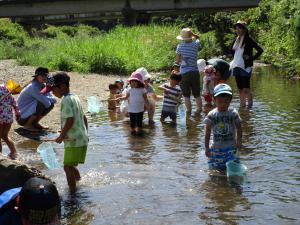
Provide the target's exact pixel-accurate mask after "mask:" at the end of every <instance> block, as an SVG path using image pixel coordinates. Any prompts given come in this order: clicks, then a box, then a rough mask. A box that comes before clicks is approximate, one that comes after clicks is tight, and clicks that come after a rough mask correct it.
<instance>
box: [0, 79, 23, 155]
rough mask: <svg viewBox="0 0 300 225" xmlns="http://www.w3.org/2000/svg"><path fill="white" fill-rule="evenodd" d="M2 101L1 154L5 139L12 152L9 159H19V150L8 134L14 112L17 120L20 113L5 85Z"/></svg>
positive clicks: (1, 87)
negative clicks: (2, 142) (2, 141)
mask: <svg viewBox="0 0 300 225" xmlns="http://www.w3.org/2000/svg"><path fill="white" fill-rule="evenodd" d="M0 99H1V100H0V153H2V144H1V139H3V140H4V141H5V143H6V144H7V146H8V148H9V150H10V153H9V154H8V157H9V158H11V159H13V160H14V159H16V158H17V150H16V148H15V145H14V142H13V141H12V140H11V139H10V138H9V137H8V133H9V130H10V128H11V125H12V123H13V110H14V111H15V116H16V119H17V118H19V117H20V111H19V109H18V107H17V105H16V100H15V99H14V97H13V96H12V95H11V94H10V92H9V90H8V89H7V87H6V86H5V85H4V84H2V85H1V86H0Z"/></svg>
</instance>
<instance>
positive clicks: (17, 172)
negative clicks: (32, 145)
mask: <svg viewBox="0 0 300 225" xmlns="http://www.w3.org/2000/svg"><path fill="white" fill-rule="evenodd" d="M31 177H41V178H46V179H48V180H49V178H47V177H45V175H43V174H42V173H41V172H40V171H39V170H37V169H35V168H33V167H30V166H28V165H26V164H24V163H21V162H19V161H16V160H11V159H8V158H7V157H4V156H2V155H1V154H0V194H1V193H2V192H4V191H6V190H8V189H10V188H15V187H21V186H23V184H24V183H25V181H27V180H28V179H29V178H31Z"/></svg>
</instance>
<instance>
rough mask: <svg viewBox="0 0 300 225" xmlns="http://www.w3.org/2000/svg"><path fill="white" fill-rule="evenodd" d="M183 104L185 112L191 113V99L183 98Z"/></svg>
mask: <svg viewBox="0 0 300 225" xmlns="http://www.w3.org/2000/svg"><path fill="white" fill-rule="evenodd" d="M184 104H185V108H186V112H187V113H191V111H192V103H191V98H189V97H184Z"/></svg>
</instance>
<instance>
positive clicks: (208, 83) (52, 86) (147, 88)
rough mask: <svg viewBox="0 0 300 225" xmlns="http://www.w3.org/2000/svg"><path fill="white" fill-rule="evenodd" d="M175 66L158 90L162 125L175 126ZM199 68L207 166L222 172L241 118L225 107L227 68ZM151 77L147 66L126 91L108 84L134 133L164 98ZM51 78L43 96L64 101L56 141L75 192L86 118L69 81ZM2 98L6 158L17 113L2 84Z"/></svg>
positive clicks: (217, 64) (111, 103) (214, 63)
mask: <svg viewBox="0 0 300 225" xmlns="http://www.w3.org/2000/svg"><path fill="white" fill-rule="evenodd" d="M177 66H178V65H177V64H175V65H174V67H175V69H174V67H173V69H172V72H171V75H170V77H169V81H168V82H167V83H164V84H162V85H160V86H159V87H158V88H159V89H161V90H163V106H162V112H161V117H160V121H161V122H164V121H165V119H166V118H167V117H170V119H171V120H172V123H176V118H177V113H176V112H177V106H178V104H179V102H180V98H181V96H182V90H181V88H180V86H179V85H180V82H181V80H182V77H183V75H181V74H180V73H179V71H178V70H177V69H176V67H177ZM198 67H200V69H199V70H200V71H203V72H204V82H203V97H204V100H205V101H206V102H207V104H208V105H209V106H210V107H211V109H210V110H211V111H210V112H208V114H207V116H206V118H205V119H204V123H205V124H206V128H205V154H206V156H207V157H208V163H209V167H210V168H212V169H221V170H224V169H225V163H226V162H227V161H229V160H232V159H234V158H235V156H236V153H237V151H236V150H237V149H239V148H240V147H241V142H242V141H241V140H242V129H241V123H240V121H241V119H240V117H239V115H238V113H237V111H236V110H234V109H229V106H230V103H231V100H232V89H231V87H230V86H229V85H227V84H226V78H228V76H229V75H228V73H229V70H228V67H229V66H228V63H226V62H225V61H224V60H220V59H214V60H209V61H208V62H205V61H201V62H199V63H198ZM198 76H199V73H198ZM150 78H151V76H150V74H149V73H148V72H147V70H146V69H145V68H139V69H137V70H136V71H135V72H133V73H132V74H131V76H130V77H129V79H128V86H126V87H124V82H123V81H122V80H117V81H116V82H115V83H114V84H110V85H109V91H110V93H109V96H108V109H109V110H115V109H116V108H118V107H120V102H121V101H126V102H127V103H126V104H127V105H125V107H123V108H126V110H127V112H128V114H129V118H130V127H131V133H132V134H141V133H142V127H143V114H144V111H146V110H147V111H148V115H149V116H148V117H149V123H153V122H154V121H153V116H154V111H155V101H156V100H159V99H161V98H162V97H161V96H158V95H156V94H155V92H154V89H153V87H152V86H151V84H150ZM51 80H52V81H51V83H49V84H48V85H46V87H45V88H44V89H43V90H41V93H42V94H46V93H48V92H50V91H52V92H53V94H54V95H55V96H56V97H58V98H62V102H61V133H60V135H59V137H57V138H56V139H55V141H56V142H57V143H61V142H64V148H65V151H64V170H65V173H66V177H67V181H68V185H69V187H70V190H71V191H75V190H76V182H77V181H79V180H80V173H79V171H78V169H77V168H76V166H77V165H78V164H79V163H84V161H85V157H86V151H87V145H88V124H87V119H86V116H85V115H84V112H83V109H82V107H81V104H80V100H79V98H78V96H76V95H74V94H71V93H70V88H69V82H70V77H69V76H68V75H67V74H66V73H64V72H59V73H56V74H55V75H54V76H52V78H51ZM0 99H1V102H0V138H1V139H3V140H4V141H5V142H6V143H7V145H8V147H9V148H10V151H11V153H10V154H9V156H10V157H11V158H14V155H15V154H16V150H15V147H14V144H13V142H12V141H11V140H10V139H9V138H8V132H9V130H10V127H11V124H12V122H13V121H12V120H13V119H12V118H13V116H12V115H13V114H12V110H13V109H14V110H15V113H16V116H18V115H19V112H18V108H17V106H16V103H15V100H14V99H13V97H12V96H11V95H10V94H9V92H8V90H7V89H6V87H5V85H2V86H1V87H0ZM212 102H214V105H213V103H212ZM122 104H124V102H123V103H122ZM122 104H121V106H122ZM214 106H215V108H214ZM126 110H125V111H126ZM198 110H199V109H198ZM211 131H213V135H212V136H213V141H212V144H211V145H210V137H211ZM0 151H1V148H0Z"/></svg>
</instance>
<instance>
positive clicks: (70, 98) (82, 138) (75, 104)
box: [61, 94, 88, 147]
mask: <svg viewBox="0 0 300 225" xmlns="http://www.w3.org/2000/svg"><path fill="white" fill-rule="evenodd" d="M70 117H73V118H74V123H73V126H72V127H71V128H70V130H69V131H68V133H67V136H66V140H65V141H64V144H65V147H83V146H87V144H88V133H87V129H86V127H85V123H84V112H83V109H82V106H81V104H80V100H79V98H78V96H77V95H74V94H68V95H65V96H64V97H63V99H62V102H61V126H62V128H63V127H64V125H65V123H66V121H67V119H68V118H70Z"/></svg>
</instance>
